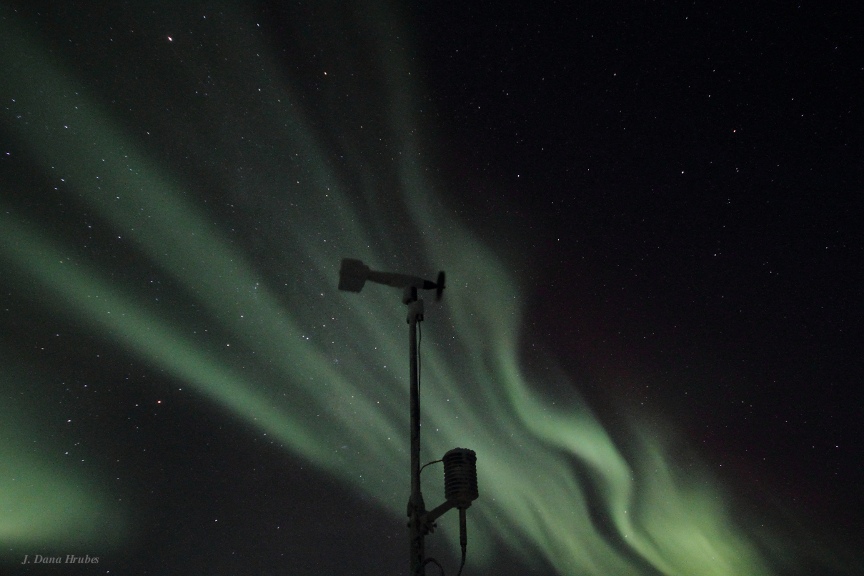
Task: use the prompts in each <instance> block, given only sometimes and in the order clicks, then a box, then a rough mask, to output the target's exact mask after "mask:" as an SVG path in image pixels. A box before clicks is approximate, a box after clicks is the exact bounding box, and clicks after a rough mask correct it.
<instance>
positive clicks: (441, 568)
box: [420, 558, 444, 576]
mask: <svg viewBox="0 0 864 576" xmlns="http://www.w3.org/2000/svg"><path fill="white" fill-rule="evenodd" d="M426 564H435V565H436V566H438V570H439V571H440V572H441V576H444V567H443V566H441V564H440V563H439V562H438V561H437V560H435V559H434V558H426V560H424V561H423V566H421V570H420V571H421V572H422V573H424V574H425V573H426Z"/></svg>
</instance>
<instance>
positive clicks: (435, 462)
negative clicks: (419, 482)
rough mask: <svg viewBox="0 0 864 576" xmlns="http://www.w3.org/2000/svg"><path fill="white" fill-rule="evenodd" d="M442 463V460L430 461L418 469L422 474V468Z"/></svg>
mask: <svg viewBox="0 0 864 576" xmlns="http://www.w3.org/2000/svg"><path fill="white" fill-rule="evenodd" d="M443 461H444V460H432V461H431V462H427V463H426V464H423V466H421V467H420V472H423V468H425V467H426V466H429V465H430V464H437V463H438V462H443Z"/></svg>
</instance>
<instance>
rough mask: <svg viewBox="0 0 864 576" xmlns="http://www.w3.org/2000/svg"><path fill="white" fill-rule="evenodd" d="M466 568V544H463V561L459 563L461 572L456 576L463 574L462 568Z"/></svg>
mask: <svg viewBox="0 0 864 576" xmlns="http://www.w3.org/2000/svg"><path fill="white" fill-rule="evenodd" d="M463 568H465V546H462V562H460V563H459V572H457V573H456V576H462V569H463Z"/></svg>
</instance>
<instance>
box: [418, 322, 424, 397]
mask: <svg viewBox="0 0 864 576" xmlns="http://www.w3.org/2000/svg"><path fill="white" fill-rule="evenodd" d="M421 326H422V324H421V323H420V322H419V320H418V322H417V399H418V400H419V399H420V343H421V342H423V328H421Z"/></svg>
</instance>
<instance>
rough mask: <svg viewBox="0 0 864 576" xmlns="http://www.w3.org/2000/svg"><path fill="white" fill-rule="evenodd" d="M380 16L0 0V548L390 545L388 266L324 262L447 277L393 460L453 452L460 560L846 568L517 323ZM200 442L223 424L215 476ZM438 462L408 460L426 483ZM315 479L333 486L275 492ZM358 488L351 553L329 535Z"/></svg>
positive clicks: (388, 23)
mask: <svg viewBox="0 0 864 576" xmlns="http://www.w3.org/2000/svg"><path fill="white" fill-rule="evenodd" d="M22 6H23V5H22ZM408 13H410V8H408V7H401V8H398V7H395V6H390V5H389V4H381V5H379V4H367V3H357V4H352V5H343V4H342V3H323V4H317V5H315V6H303V5H299V6H295V7H292V8H288V7H279V8H273V7H265V6H257V5H256V6H251V5H248V6H247V5H244V4H240V3H238V4H228V3H224V4H222V5H220V6H219V8H218V9H214V8H212V7H210V6H207V5H204V4H196V3H184V4H182V5H180V6H173V5H170V6H169V5H164V6H161V5H155V4H154V5H150V4H147V3H132V4H131V5H123V6H120V5H117V6H112V7H111V8H110V9H109V8H105V9H104V10H103V9H102V7H97V5H96V4H93V5H89V6H88V5H86V3H81V4H80V5H79V4H77V3H75V4H74V5H70V6H67V7H64V8H56V7H50V6H48V5H46V6H44V7H41V8H39V7H32V6H30V7H27V8H24V7H18V8H17V9H16V8H11V7H4V8H2V12H0V42H2V46H0V69H2V70H3V71H4V79H3V82H2V83H0V100H2V123H0V126H2V135H3V145H4V146H5V148H4V149H3V150H2V151H0V152H2V154H3V155H4V157H3V160H2V162H3V166H2V179H3V180H2V185H3V190H2V204H0V270H2V276H0V282H2V293H3V298H4V306H3V307H2V308H3V310H2V312H3V338H2V341H0V346H2V347H0V359H2V364H0V374H2V383H0V391H2V397H3V398H4V402H3V405H2V407H3V411H4V414H3V416H4V417H3V418H2V424H0V426H2V428H0V431H2V434H0V443H2V444H0V446H2V454H3V459H4V467H5V470H4V474H3V476H2V477H0V506H2V510H3V514H2V518H0V537H2V544H3V555H2V559H3V562H4V563H6V564H8V566H9V567H10V569H16V570H26V568H22V567H20V566H18V565H17V563H19V562H20V561H21V558H23V556H24V555H25V554H30V555H34V554H57V555H64V556H65V555H66V554H78V555H83V554H88V555H90V556H98V557H99V558H100V562H99V565H98V568H96V567H93V566H90V567H86V572H85V573H97V570H98V573H104V572H110V573H119V574H177V573H194V571H196V570H199V569H201V568H202V567H206V570H207V572H208V573H211V574H246V573H248V574H265V573H266V574H282V573H284V574H320V573H344V574H354V573H367V572H368V571H372V572H373V573H379V572H380V573H384V572H388V573H389V572H390V571H392V570H400V569H404V566H403V565H404V564H405V562H404V558H403V556H405V554H402V553H401V552H402V551H403V549H404V551H405V553H406V554H407V542H405V539H406V533H405V530H404V511H405V503H406V501H407V496H408V474H407V472H408V465H407V464H408V453H407V430H408V412H407V398H408V390H407V384H406V380H407V374H408V362H407V351H406V341H405V340H406V339H405V330H406V329H405V322H404V316H405V309H404V306H402V304H401V301H400V294H399V292H398V291H396V290H390V289H387V288H383V287H380V286H367V288H365V289H364V291H363V292H362V294H359V295H357V294H346V293H340V292H338V291H337V290H336V278H337V271H338V266H339V262H340V260H341V258H343V257H353V258H359V259H362V260H363V261H365V262H367V263H368V264H370V265H371V266H373V267H374V268H377V269H384V270H394V271H400V272H406V273H412V274H414V273H416V274H421V275H423V276H426V277H434V274H435V273H436V272H437V270H438V269H439V268H443V269H444V270H446V271H447V275H448V289H447V291H446V296H445V298H444V300H443V302H442V303H441V304H437V303H433V302H429V300H431V298H427V312H426V321H425V322H424V323H423V340H422V345H421V350H422V370H423V371H422V392H421V401H422V415H423V416H422V417H423V445H422V450H423V452H422V456H421V459H422V461H423V462H426V461H430V460H435V459H438V458H440V457H441V455H443V454H444V452H446V451H447V450H449V449H450V448H453V447H456V446H464V447H469V448H471V449H473V450H475V451H476V452H477V454H478V473H479V487H480V499H479V500H478V501H477V502H476V503H475V504H474V505H473V506H472V507H471V509H470V510H469V513H468V522H469V552H468V564H467V568H466V573H487V572H492V571H495V573H500V574H508V573H513V574H517V573H524V571H526V570H528V571H530V570H534V571H535V573H544V574H545V573H550V571H554V572H555V573H558V574H562V575H563V574H587V575H596V576H600V575H606V574H616V575H630V574H632V575H660V574H662V575H666V576H673V575H680V576H685V575H686V576H700V575H714V576H726V575H769V574H793V573H798V572H797V570H801V569H803V568H802V567H805V566H806V567H808V569H809V567H813V566H821V567H822V569H824V570H825V571H826V572H825V573H828V572H827V571H829V570H834V571H835V572H836V573H844V574H845V573H849V574H852V573H855V570H856V569H860V568H861V564H860V559H858V558H854V559H853V557H852V556H851V554H850V555H849V556H848V557H847V556H843V555H842V554H840V552H839V550H843V546H844V542H843V541H839V542H835V545H836V547H837V548H836V549H834V548H831V547H830V546H829V545H827V544H824V543H822V541H821V540H819V542H820V543H819V544H818V545H816V544H812V545H810V546H807V545H804V544H802V541H801V540H796V539H795V538H796V536H797V537H799V538H813V539H814V540H812V541H816V540H818V539H817V538H816V537H813V536H811V534H812V533H818V534H819V538H823V537H824V538H825V540H829V539H830V537H829V536H825V534H827V533H826V532H825V529H824V528H822V527H816V528H811V527H809V526H808V527H805V528H801V529H800V530H799V529H795V530H792V529H788V528H785V527H783V526H782V525H780V523H779V520H778V518H780V517H782V516H781V513H779V512H778V511H777V510H776V509H774V508H772V507H771V506H770V505H768V503H764V502H763V503H762V504H765V506H764V507H761V508H760V507H759V506H757V503H754V502H751V501H750V500H748V499H747V498H743V497H742V498H738V496H737V495H736V486H735V485H734V484H729V483H728V482H727V480H728V479H727V478H723V477H720V475H719V474H718V473H717V472H716V471H715V470H714V468H713V467H712V464H711V463H710V462H709V461H706V460H705V459H703V458H702V457H701V455H700V454H699V453H698V450H697V447H696V446H691V445H689V444H688V439H687V438H685V437H683V436H684V434H683V433H682V432H681V431H680V430H679V429H678V427H677V424H676V422H674V421H672V419H671V418H668V417H667V418H665V419H664V417H662V416H659V415H658V413H657V412H658V411H657V410H656V409H655V408H650V409H649V408H646V409H645V411H644V412H642V413H636V412H635V411H632V409H630V408H627V409H622V411H621V413H622V414H624V415H626V417H627V421H626V422H623V423H622V422H618V423H617V424H618V427H619V429H611V428H610V425H609V423H608V421H606V420H604V418H602V417H601V416H600V415H599V414H598V410H597V409H594V408H593V407H592V405H591V404H590V403H589V401H588V400H587V399H586V398H585V396H584V395H583V394H581V393H580V391H579V390H580V387H581V386H582V385H583V382H581V381H580V380H579V377H578V376H577V375H574V374H573V373H572V372H571V371H570V370H568V365H566V364H567V363H566V362H563V361H561V360H560V359H557V358H556V357H555V356H554V354H553V353H552V352H551V351H547V350H544V349H543V342H542V341H541V340H539V339H537V338H536V331H535V330H534V329H533V328H532V326H533V324H532V320H531V317H530V315H531V312H532V310H529V307H531V306H534V304H533V303H534V302H536V299H537V298H538V296H537V295H536V293H532V290H533V289H534V284H533V282H534V281H532V280H531V279H530V278H531V277H532V276H531V275H532V274H539V271H526V270H525V269H526V268H529V267H530V265H529V264H527V262H530V260H531V258H530V256H529V254H527V251H522V252H520V248H519V246H520V243H521V241H520V240H518V239H516V233H515V232H513V231H512V230H503V229H502V230H501V231H499V233H498V235H490V233H489V227H490V226H493V225H494V224H496V223H495V222H474V221H473V219H472V213H471V210H470V209H465V208H461V207H459V206H456V205H454V204H453V198H454V197H458V194H456V195H455V196H454V192H452V187H453V186H454V184H455V183H454V180H456V178H454V177H453V176H451V175H449V174H450V173H449V172H448V169H447V167H446V166H442V164H443V158H444V157H445V154H444V153H443V152H442V149H443V148H444V147H445V145H444V144H443V143H442V139H443V138H442V134H440V133H439V132H438V131H437V130H438V126H437V122H438V120H437V116H436V113H435V109H436V104H435V102H434V101H433V97H432V96H430V89H429V86H427V85H426V82H425V81H424V80H423V79H424V77H425V72H424V64H423V61H422V58H421V56H420V55H419V50H418V48H416V46H415V45H414V42H415V41H414V40H412V38H413V37H414V36H415V35H416V34H415V32H414V31H412V29H411V27H410V25H409V24H408V23H409V22H410V21H411V18H410V17H409V16H408V15H407V14H408ZM442 132H443V131H442ZM466 161H467V160H466ZM467 193H468V192H467V191H466V194H467ZM493 220H494V219H493ZM622 419H623V417H622ZM192 422H194V424H193V423H192ZM196 430H197V431H198V432H200V433H197V432H196V435H195V436H194V437H193V436H190V435H188V434H187V433H188V432H190V431H193V432H194V431H196ZM211 438H212V442H213V443H214V444H216V443H218V442H219V440H217V439H221V440H222V441H225V439H230V444H224V445H222V446H220V447H219V448H218V454H219V456H218V457H217V456H216V455H215V453H214V456H213V457H212V458H213V460H212V462H217V461H219V459H220V458H228V459H230V460H228V461H225V462H223V464H224V465H223V466H222V467H221V468H219V470H218V474H215V475H214V474H213V471H212V470H210V469H209V468H206V466H205V465H204V464H202V463H203V462H211V461H210V460H209V459H208V458H209V456H208V455H209V454H210V450H211V449H213V450H216V449H215V448H211V442H210V439H211ZM199 451H200V452H201V454H203V456H198V455H196V454H197V453H198V452H199ZM235 457H236V458H237V460H236V462H235V461H234V460H233V459H234V458H235ZM241 461H242V462H247V463H248V462H249V461H254V462H256V468H255V470H254V474H253V473H252V471H250V469H248V468H246V467H244V465H241V464H238V463H237V462H241ZM232 462H234V464H232ZM298 466H299V467H300V468H302V470H303V472H302V473H301V472H299V471H298V470H297V469H296V468H297V467H298ZM255 474H260V475H261V476H260V479H259V476H256V475H255ZM295 474H296V478H295V476H294V475H295ZM217 476H218V477H217ZM301 476H302V477H303V479H301V478H300V477H301ZM441 476H442V474H441V471H440V469H438V468H436V467H430V468H428V469H427V470H426V471H425V472H424V476H423V480H424V495H425V498H426V501H427V506H429V507H432V506H435V505H437V504H438V503H439V501H440V500H441V498H442V493H443V489H442V488H441V486H442V482H441ZM184 478H187V479H186V480H184ZM222 479H224V484H223V483H220V482H221V480H222ZM211 482H212V484H211ZM316 483H320V485H321V486H324V487H329V486H334V487H337V488H336V489H334V492H333V493H334V499H335V498H340V499H339V500H338V502H337V501H335V500H334V501H333V502H326V501H320V502H317V503H313V504H309V503H307V504H303V505H302V506H299V507H295V506H294V505H293V504H291V503H292V502H294V503H296V502H297V501H305V500H306V499H308V498H313V499H314V497H313V496H310V495H309V494H308V486H309V485H310V484H316ZM189 486H200V490H201V492H200V494H195V495H193V496H190V495H189V494H188V493H185V492H184V490H189ZM239 486H246V487H254V488H255V489H256V490H259V491H260V493H259V494H249V493H246V492H244V490H243V489H241V488H239ZM208 490H213V492H212V494H211V493H210V492H208ZM343 493H344V494H349V495H350V497H348V496H344V495H342V496H340V495H341V494H343ZM317 496H318V497H321V496H326V490H322V493H319V494H318V495H317ZM223 499H227V500H229V501H231V503H229V504H226V503H225V502H223ZM202 502H208V503H209V504H211V505H212V509H209V508H208V509H207V510H206V511H205V512H201V510H200V509H199V508H194V506H200V505H201V503H202ZM265 502H271V503H272V509H269V507H267V506H265ZM346 502H347V504H346ZM193 503H194V506H193ZM317 505H320V507H321V508H320V510H318V509H317V508H316V506H317ZM187 507H188V508H187ZM193 508H194V510H196V513H197V512H201V516H200V517H198V516H194V515H193V516H190V517H185V516H184V511H188V510H192V509H193ZM265 508H267V509H265ZM223 509H224V510H228V511H223ZM241 509H242V510H243V514H242V520H241V519H240V518H241V516H239V515H238V512H237V511H238V510H241ZM370 510H372V511H374V513H375V514H376V517H375V518H374V519H372V520H370V522H371V523H372V525H373V526H376V527H378V530H379V531H378V532H376V531H373V532H372V533H370V534H366V535H365V536H364V537H363V540H362V541H363V542H364V543H367V544H369V545H370V546H375V548H372V549H369V550H365V551H364V552H363V553H362V554H360V553H358V551H357V550H356V549H355V547H354V546H353V545H352V544H350V538H347V537H346V536H345V535H344V534H343V530H349V531H350V530H355V531H356V530H358V529H359V527H362V526H364V524H365V522H366V520H365V519H364V517H363V516H362V515H363V514H364V513H367V512H369V511H370ZM745 511H746V512H745ZM786 513H788V514H789V515H790V517H795V514H796V512H795V509H794V506H791V507H789V509H788V510H785V509H784V510H783V514H786ZM208 515H209V516H212V518H213V520H212V522H211V521H210V520H209V518H208V521H207V523H205V522H204V521H202V518H204V517H205V516H208ZM274 515H275V516H276V518H274ZM280 515H281V516H280ZM220 516H221V517H222V518H223V520H222V525H220V526H218V527H217V526H216V524H217V521H218V519H219V517H220ZM225 517H227V518H229V520H227V521H228V522H229V528H228V529H227V532H223V530H225V528H224V524H225V521H226V520H224V518H225ZM154 518H156V519H159V520H158V521H157V520H154ZM231 518H233V519H234V522H235V523H234V524H231V522H232V520H231ZM343 522H344V524H343ZM330 523H333V524H330ZM439 525H440V528H439V530H438V531H436V533H435V534H434V535H432V536H431V537H430V538H429V539H428V540H427V541H428V542H429V544H428V545H430V546H431V548H432V551H433V553H435V554H436V555H438V557H439V560H440V561H441V562H442V563H443V564H444V565H445V567H446V568H447V569H448V570H449V569H450V566H452V565H453V560H454V558H456V550H457V549H458V536H457V534H458V532H457V531H456V529H455V523H454V519H453V518H451V517H450V515H448V516H445V517H444V518H442V519H441V521H439ZM286 526H292V528H288V529H286ZM382 526H386V528H385V529H383V530H382V529H381V527H382ZM289 530H290V536H289ZM802 534H804V535H805V536H801V535H802ZM322 535H323V536H322ZM322 537H325V538H327V539H328V543H327V544H322V543H321V541H320V540H321V538H322ZM283 545H284V547H285V551H284V552H278V551H279V550H280V547H281V546H283ZM378 546H380V548H378ZM291 550H294V551H295V552H294V553H292V552H291ZM299 550H302V552H297V551H299ZM319 550H320V552H319ZM292 554H296V556H294V558H295V559H294V560H292ZM296 557H302V559H303V560H302V561H297V560H296ZM358 562H359V564H358ZM335 566H341V567H344V571H342V572H337V571H335V570H336V568H335ZM55 568H56V567H55ZM376 570H377V571H376ZM508 570H509V572H508ZM22 573H29V572H22ZM63 573H67V572H63Z"/></svg>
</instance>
